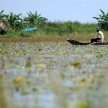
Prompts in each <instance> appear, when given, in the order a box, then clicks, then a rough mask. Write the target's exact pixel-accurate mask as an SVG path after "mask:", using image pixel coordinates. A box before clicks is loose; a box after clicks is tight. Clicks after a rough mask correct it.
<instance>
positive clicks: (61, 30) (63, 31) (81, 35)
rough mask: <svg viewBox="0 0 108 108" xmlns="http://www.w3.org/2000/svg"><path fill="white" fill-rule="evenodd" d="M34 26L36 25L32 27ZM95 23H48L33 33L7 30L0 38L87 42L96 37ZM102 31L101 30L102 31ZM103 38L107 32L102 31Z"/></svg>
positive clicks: (39, 26)
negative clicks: (61, 39) (51, 38)
mask: <svg viewBox="0 0 108 108" xmlns="http://www.w3.org/2000/svg"><path fill="white" fill-rule="evenodd" d="M33 26H36V25H32V27H33ZM97 26H98V25H97V24H96V23H80V22H78V21H75V22H72V21H67V22H61V21H54V22H51V21H48V22H45V23H42V24H39V25H37V30H36V31H34V32H29V33H27V32H26V33H25V32H21V30H20V31H12V30H8V33H7V34H5V35H0V37H42V38H43V37H61V38H64V37H67V38H72V39H76V38H78V39H79V40H88V39H91V38H92V37H96V36H97V33H96V30H95V29H96V27H97ZM102 31H103V30H102ZM103 32H104V34H105V36H108V32H107V31H103Z"/></svg>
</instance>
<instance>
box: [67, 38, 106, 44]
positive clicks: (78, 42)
mask: <svg viewBox="0 0 108 108" xmlns="http://www.w3.org/2000/svg"><path fill="white" fill-rule="evenodd" d="M67 41H68V42H69V43H71V44H72V45H108V42H104V43H90V42H80V41H77V40H72V39H68V40H67Z"/></svg>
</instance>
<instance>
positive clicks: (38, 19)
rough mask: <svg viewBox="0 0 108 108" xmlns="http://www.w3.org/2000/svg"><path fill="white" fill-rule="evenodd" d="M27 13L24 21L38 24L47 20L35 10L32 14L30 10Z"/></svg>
mask: <svg viewBox="0 0 108 108" xmlns="http://www.w3.org/2000/svg"><path fill="white" fill-rule="evenodd" d="M27 14H28V17H25V18H24V21H25V22H27V23H29V24H35V25H38V24H41V23H44V22H45V21H46V20H47V18H45V17H41V14H39V15H38V13H37V12H35V13H34V14H33V13H32V12H29V13H27Z"/></svg>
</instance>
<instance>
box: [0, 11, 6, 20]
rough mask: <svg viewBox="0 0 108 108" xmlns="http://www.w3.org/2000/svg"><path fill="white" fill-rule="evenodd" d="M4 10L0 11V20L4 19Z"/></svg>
mask: <svg viewBox="0 0 108 108" xmlns="http://www.w3.org/2000/svg"><path fill="white" fill-rule="evenodd" d="M3 12H4V10H2V11H1V12H0V21H1V20H4V19H5V14H3Z"/></svg>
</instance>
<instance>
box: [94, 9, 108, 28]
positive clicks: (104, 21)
mask: <svg viewBox="0 0 108 108" xmlns="http://www.w3.org/2000/svg"><path fill="white" fill-rule="evenodd" d="M100 11H101V14H99V15H98V17H93V18H94V19H96V20H97V21H98V25H99V26H100V27H101V28H102V29H104V30H108V13H106V14H105V12H104V11H103V10H101V9H100Z"/></svg>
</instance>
